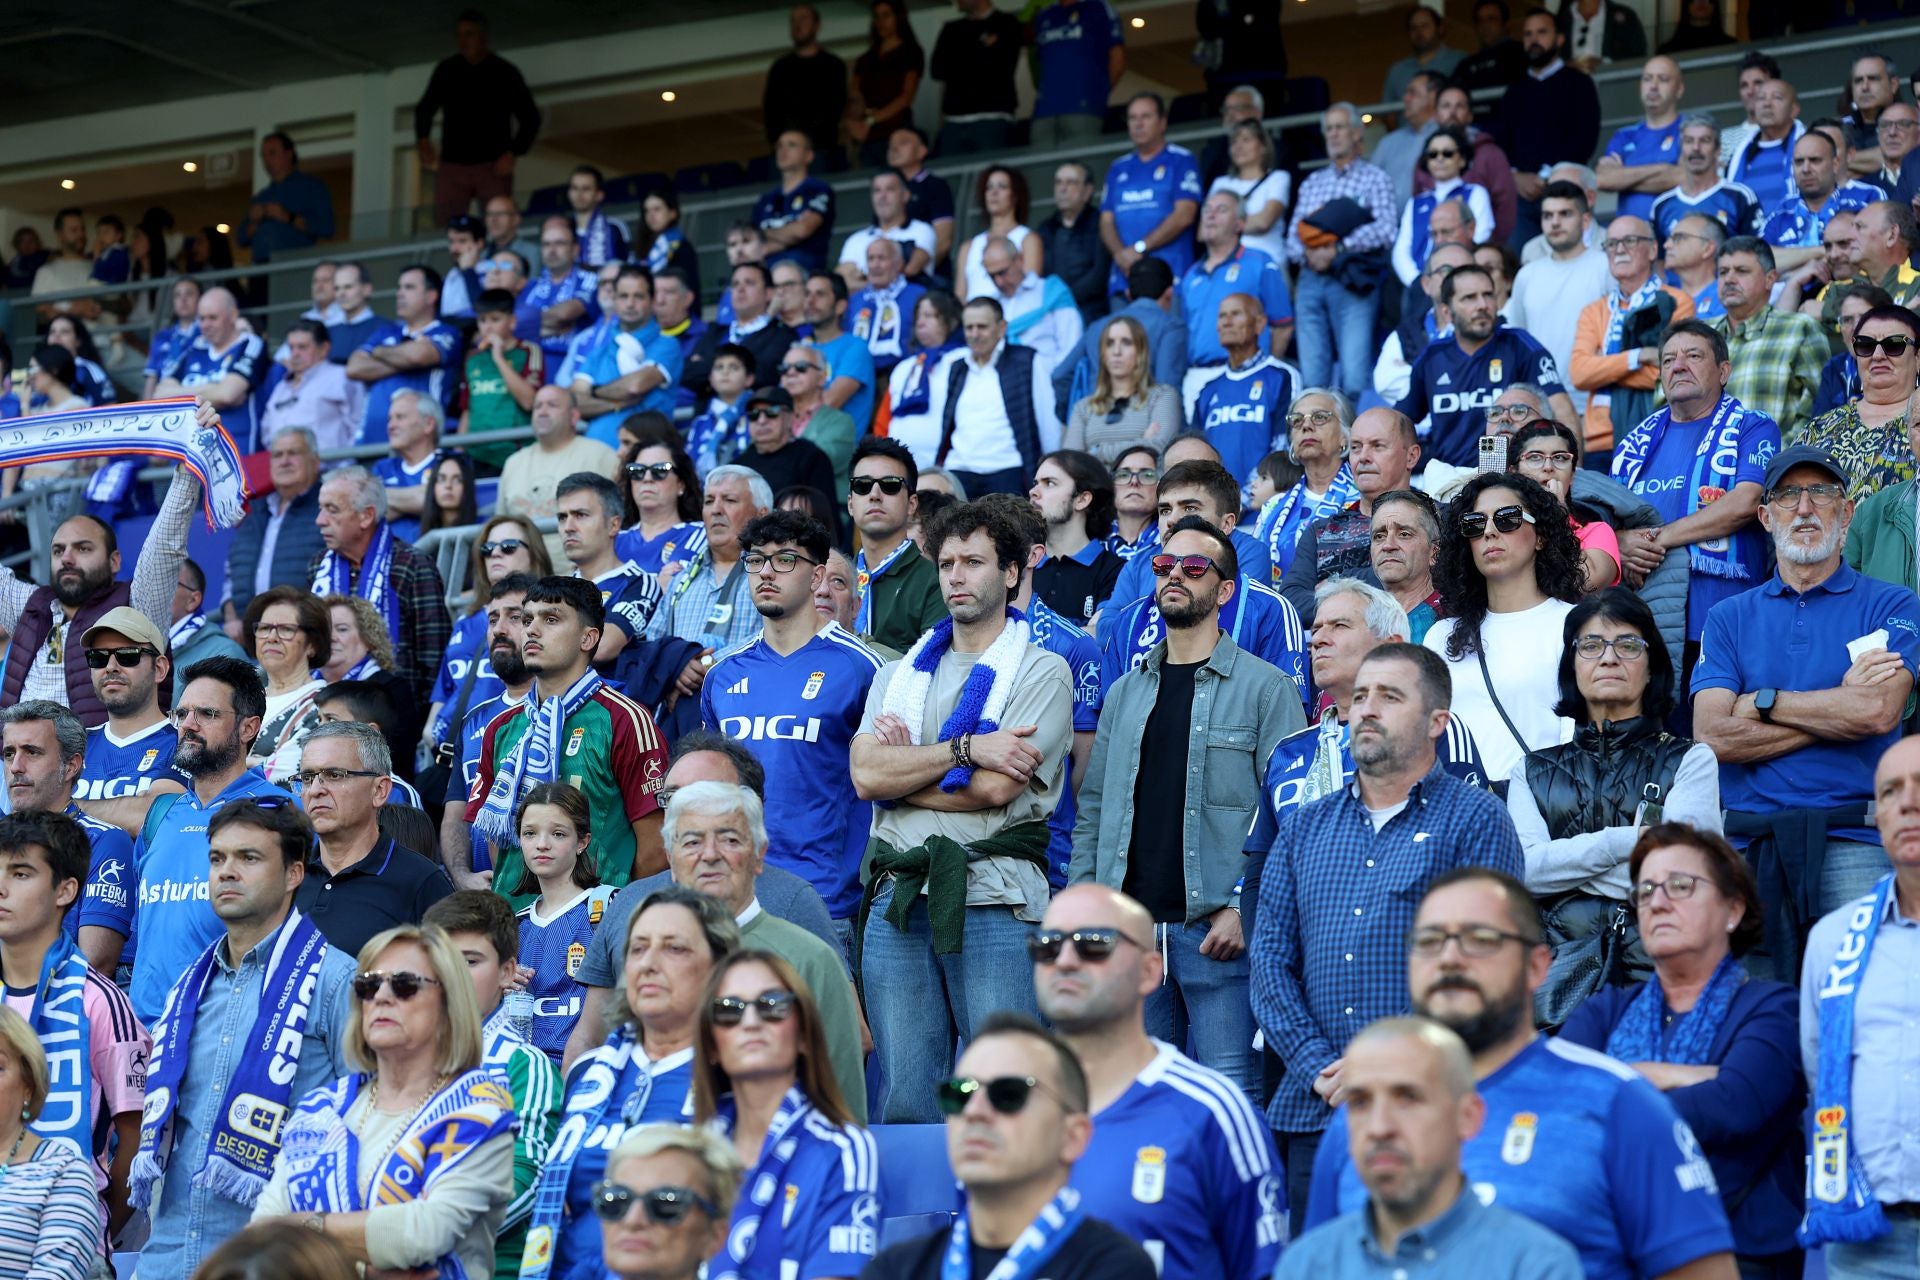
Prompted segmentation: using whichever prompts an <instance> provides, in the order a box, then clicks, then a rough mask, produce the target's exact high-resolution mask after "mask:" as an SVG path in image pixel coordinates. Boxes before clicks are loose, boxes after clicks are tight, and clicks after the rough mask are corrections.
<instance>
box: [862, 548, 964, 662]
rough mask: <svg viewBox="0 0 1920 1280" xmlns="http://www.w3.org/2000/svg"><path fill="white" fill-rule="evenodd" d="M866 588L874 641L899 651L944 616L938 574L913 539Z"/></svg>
mask: <svg viewBox="0 0 1920 1280" xmlns="http://www.w3.org/2000/svg"><path fill="white" fill-rule="evenodd" d="M867 590H869V591H871V592H872V593H873V631H872V635H873V638H874V640H875V642H877V643H879V644H881V645H884V646H885V647H886V648H889V649H893V650H896V651H898V652H900V653H905V652H906V651H907V650H908V649H911V648H912V647H913V642H914V641H916V640H918V639H919V638H920V637H921V636H923V635H925V634H926V633H927V632H928V631H930V630H932V629H933V626H934V624H936V623H938V622H939V621H940V620H941V619H942V618H944V617H946V616H947V601H946V598H945V597H944V596H942V595H941V594H940V574H939V572H938V571H937V570H935V568H934V567H933V561H931V560H929V559H927V558H926V557H925V556H923V555H921V554H920V548H919V547H918V546H916V545H914V544H913V543H908V544H907V549H906V550H905V551H902V552H901V553H900V558H899V559H898V560H895V561H894V562H893V564H892V565H891V566H890V567H889V568H888V569H887V572H886V573H885V575H883V576H881V577H878V578H875V579H874V580H873V581H872V582H870V583H868V584H867Z"/></svg>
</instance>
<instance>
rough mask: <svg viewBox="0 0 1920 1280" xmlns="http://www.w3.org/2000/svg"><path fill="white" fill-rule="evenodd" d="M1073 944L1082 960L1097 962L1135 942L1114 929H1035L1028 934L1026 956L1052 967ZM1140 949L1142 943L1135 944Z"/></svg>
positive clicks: (1036, 962) (1075, 951)
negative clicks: (1122, 945) (1069, 945)
mask: <svg viewBox="0 0 1920 1280" xmlns="http://www.w3.org/2000/svg"><path fill="white" fill-rule="evenodd" d="M1069 942H1071V943H1072V944H1073V953H1074V954H1075V955H1077V956H1079V957H1080V958H1081V959H1082V960H1091V961H1094V962H1095V963H1098V962H1099V961H1102V960H1105V959H1106V958H1107V957H1108V956H1110V955H1112V954H1113V953H1114V951H1115V950H1116V949H1118V947H1119V946H1120V944H1121V943H1123V942H1133V939H1132V938H1129V937H1128V936H1127V935H1126V934H1124V933H1122V932H1120V931H1119V930H1118V929H1114V928H1097V929H1074V930H1072V931H1071V932H1067V931H1062V930H1060V929H1035V930H1034V931H1033V932H1032V933H1031V934H1028V935H1027V954H1028V955H1030V956H1032V957H1033V962H1034V963H1035V964H1053V963H1055V962H1056V961H1058V960H1059V959H1060V953H1061V951H1062V950H1064V949H1065V948H1066V945H1067V944H1068V943H1069ZM1133 945H1134V946H1136V947H1138V946H1139V945H1140V944H1139V943H1137V942H1133Z"/></svg>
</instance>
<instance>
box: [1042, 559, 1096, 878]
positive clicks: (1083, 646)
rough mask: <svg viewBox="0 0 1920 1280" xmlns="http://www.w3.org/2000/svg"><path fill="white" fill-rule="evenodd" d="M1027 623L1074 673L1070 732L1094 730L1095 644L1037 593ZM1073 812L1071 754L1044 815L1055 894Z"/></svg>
mask: <svg viewBox="0 0 1920 1280" xmlns="http://www.w3.org/2000/svg"><path fill="white" fill-rule="evenodd" d="M1090 545H1093V546H1098V545H1100V544H1099V543H1092V544H1090ZM1027 622H1028V623H1029V625H1031V626H1032V628H1033V643H1035V644H1037V645H1039V646H1040V647H1041V648H1042V649H1045V650H1046V651H1047V652H1048V653H1055V654H1058V655H1060V658H1061V660H1062V661H1064V662H1065V663H1066V664H1067V670H1069V671H1071V672H1072V673H1073V731H1074V732H1075V733H1092V732H1094V731H1095V730H1097V729H1098V728H1099V727H1100V704H1101V701H1102V700H1103V699H1104V697H1105V695H1106V685H1105V682H1103V681H1102V680H1101V678H1100V646H1099V645H1098V644H1095V643H1094V639H1093V637H1092V636H1090V635H1088V634H1087V633H1086V632H1085V631H1082V630H1081V629H1080V628H1079V627H1077V626H1075V625H1074V624H1073V623H1071V622H1069V621H1067V619H1065V618H1063V617H1061V616H1060V615H1059V614H1057V613H1055V612H1054V611H1053V610H1052V609H1049V608H1048V607H1047V602H1046V601H1044V600H1042V599H1041V598H1040V597H1038V596H1035V597H1034V598H1033V603H1032V604H1031V605H1030V606H1029V607H1028V609H1027ZM1078 813H1079V807H1078V806H1077V805H1076V804H1075V803H1074V800H1073V757H1071V756H1069V757H1067V776H1066V779H1065V782H1064V784H1063V785H1062V787H1061V790H1060V803H1059V804H1057V805H1055V806H1054V809H1053V817H1051V818H1049V819H1048V820H1047V879H1048V880H1049V881H1051V882H1052V884H1053V888H1054V892H1056V893H1057V892H1059V891H1060V890H1062V889H1064V888H1066V887H1067V864H1068V863H1069V862H1071V861H1072V860H1073V821H1074V818H1075V817H1076V816H1077V815H1078Z"/></svg>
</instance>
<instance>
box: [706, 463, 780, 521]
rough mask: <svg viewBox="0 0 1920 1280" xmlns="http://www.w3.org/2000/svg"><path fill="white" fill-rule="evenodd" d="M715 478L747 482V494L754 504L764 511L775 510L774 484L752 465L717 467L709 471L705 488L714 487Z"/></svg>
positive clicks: (729, 464) (735, 464)
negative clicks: (769, 482)
mask: <svg viewBox="0 0 1920 1280" xmlns="http://www.w3.org/2000/svg"><path fill="white" fill-rule="evenodd" d="M715 480H739V481H742V482H744V483H745V484H746V486H747V495H748V496H749V497H751V498H752V499H753V505H754V506H755V507H757V508H759V509H760V511H761V512H762V513H765V512H768V511H771V510H773V486H772V485H770V484H768V483H767V478H766V477H765V476H763V475H761V474H760V473H759V472H758V471H755V470H754V469H753V468H752V467H743V466H740V465H739V464H737V463H728V464H727V465H726V466H724V467H715V468H714V469H713V470H711V471H709V472H707V479H706V483H705V485H704V488H705V489H711V488H713V482H714V481H715Z"/></svg>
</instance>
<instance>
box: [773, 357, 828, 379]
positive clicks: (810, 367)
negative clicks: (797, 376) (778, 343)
mask: <svg viewBox="0 0 1920 1280" xmlns="http://www.w3.org/2000/svg"><path fill="white" fill-rule="evenodd" d="M819 367H820V366H819V365H817V364H809V363H807V362H806V361H804V360H802V361H800V362H799V363H798V364H783V365H781V366H780V370H779V372H780V376H781V377H783V378H784V377H786V376H787V375H788V374H790V373H812V372H813V371H814V370H815V369H818V368H819Z"/></svg>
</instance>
